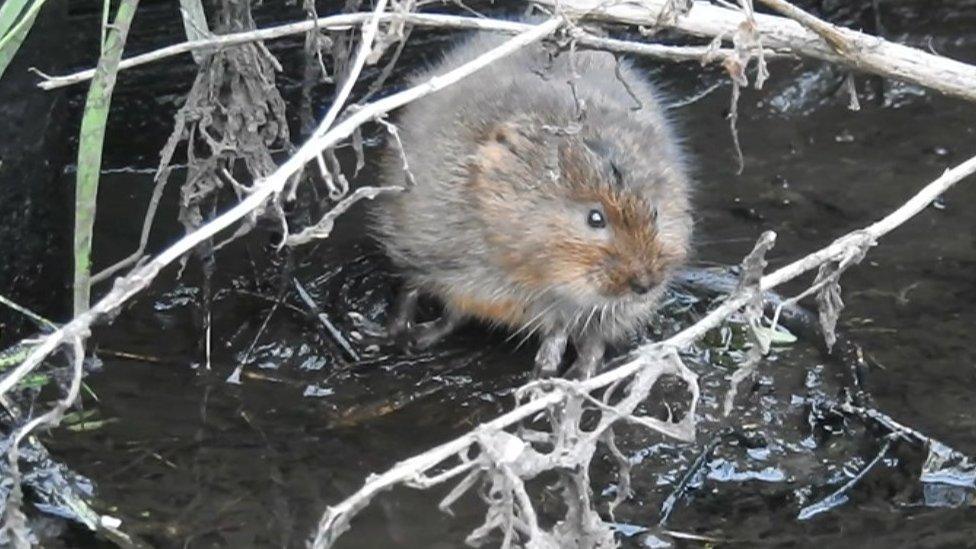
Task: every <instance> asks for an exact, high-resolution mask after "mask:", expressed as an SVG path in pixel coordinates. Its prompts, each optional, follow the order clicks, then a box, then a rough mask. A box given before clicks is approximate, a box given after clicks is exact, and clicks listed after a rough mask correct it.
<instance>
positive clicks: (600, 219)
mask: <svg viewBox="0 0 976 549" xmlns="http://www.w3.org/2000/svg"><path fill="white" fill-rule="evenodd" d="M586 222H587V224H589V226H590V227H593V228H594V229H602V228H604V227H606V226H607V218H606V217H604V215H603V212H601V211H600V210H590V213H588V214H586Z"/></svg>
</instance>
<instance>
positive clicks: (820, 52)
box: [537, 0, 976, 101]
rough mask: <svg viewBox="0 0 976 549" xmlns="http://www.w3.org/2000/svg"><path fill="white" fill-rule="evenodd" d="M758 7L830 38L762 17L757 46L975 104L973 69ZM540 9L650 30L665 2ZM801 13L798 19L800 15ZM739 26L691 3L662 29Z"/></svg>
mask: <svg viewBox="0 0 976 549" xmlns="http://www.w3.org/2000/svg"><path fill="white" fill-rule="evenodd" d="M761 1H762V2H763V3H764V4H766V5H768V6H771V7H773V8H774V9H777V10H779V11H781V12H782V13H788V14H789V15H790V16H791V17H795V18H798V19H803V21H804V24H806V25H811V26H815V27H816V28H818V29H819V30H820V31H821V32H823V33H824V34H825V35H828V36H831V37H832V38H831V39H830V40H831V41H830V42H829V43H828V42H827V41H825V40H824V38H823V37H822V36H821V34H818V33H817V32H814V31H811V30H809V29H808V28H807V27H805V26H804V24H800V23H797V22H796V21H794V20H792V19H787V18H785V17H779V16H775V15H766V14H762V13H756V14H754V16H753V17H754V19H755V24H756V32H757V33H758V35H759V36H760V37H762V40H763V45H764V46H765V47H769V48H772V49H774V50H790V51H792V52H794V53H796V54H799V55H804V56H807V57H813V58H815V59H820V60H823V61H829V62H832V63H838V64H841V65H844V66H847V67H849V68H852V69H856V70H860V71H866V72H871V73H874V74H878V75H881V76H884V77H887V78H893V79H895V80H901V81H904V82H910V83H912V84H918V85H920V86H925V87H927V88H931V89H934V90H938V91H940V92H942V93H945V94H947V95H952V96H956V97H961V98H963V99H967V100H969V101H976V66H973V65H969V64H966V63H962V62H960V61H955V60H952V59H949V58H947V57H943V56H940V55H935V54H932V53H929V52H925V51H922V50H919V49H916V48H912V47H909V46H904V45H901V44H896V43H894V42H890V41H888V40H885V39H883V38H879V37H876V36H871V35H869V34H865V33H862V32H857V31H854V30H850V29H845V28H841V27H837V26H835V25H831V24H829V23H826V22H823V21H820V20H819V19H817V18H816V17H814V16H812V15H810V14H807V13H806V12H802V10H799V9H798V8H795V7H793V6H791V5H790V4H788V3H787V2H785V1H784V0H761ZM537 2H538V3H539V4H543V5H546V6H556V5H558V6H559V9H560V10H561V13H565V14H566V15H567V16H571V17H582V18H585V19H599V20H605V21H614V22H617V23H626V24H631V25H654V24H656V23H658V22H659V21H660V22H661V23H667V22H666V21H662V20H661V14H662V13H663V12H664V10H665V9H668V8H669V6H670V4H671V0H642V1H641V2H606V1H605V0H537ZM801 14H802V15H801ZM741 23H742V13H741V11H740V10H738V9H735V10H733V9H728V8H724V7H720V6H716V5H713V4H710V3H708V2H706V1H704V0H695V1H694V2H693V5H692V7H691V10H690V11H688V13H687V14H686V15H679V16H677V17H676V18H675V20H674V22H673V23H670V24H667V26H668V27H670V28H673V29H675V30H678V31H681V32H684V33H687V34H691V35H694V36H701V37H705V38H715V37H723V40H728V39H729V38H731V37H732V36H733V35H734V34H735V32H736V31H737V29H738V28H739V25H740V24H741Z"/></svg>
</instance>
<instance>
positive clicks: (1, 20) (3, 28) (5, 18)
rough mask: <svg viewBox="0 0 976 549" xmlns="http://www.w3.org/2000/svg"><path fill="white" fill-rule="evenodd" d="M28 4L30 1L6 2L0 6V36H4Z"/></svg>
mask: <svg viewBox="0 0 976 549" xmlns="http://www.w3.org/2000/svg"><path fill="white" fill-rule="evenodd" d="M28 2H30V0H7V1H6V2H4V3H3V4H0V36H6V34H7V32H9V31H10V27H12V26H13V25H14V21H16V20H17V16H18V15H20V12H22V11H24V7H25V6H26V5H27V3H28Z"/></svg>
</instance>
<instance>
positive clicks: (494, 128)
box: [477, 122, 526, 171]
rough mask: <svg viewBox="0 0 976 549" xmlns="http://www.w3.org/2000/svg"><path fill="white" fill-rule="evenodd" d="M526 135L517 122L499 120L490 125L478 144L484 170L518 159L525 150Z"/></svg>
mask: <svg viewBox="0 0 976 549" xmlns="http://www.w3.org/2000/svg"><path fill="white" fill-rule="evenodd" d="M525 148H526V137H525V136H524V135H522V133H521V132H520V131H519V126H518V124H517V123H515V122H498V123H495V124H492V125H491V126H489V127H488V130H487V131H486V132H485V133H484V136H483V137H482V139H481V141H480V144H479V146H478V152H477V158H478V163H479V165H480V167H481V169H482V170H489V171H490V170H492V169H497V168H502V167H503V166H504V165H505V164H506V163H511V162H513V161H515V160H517V158H518V156H519V151H522V150H525Z"/></svg>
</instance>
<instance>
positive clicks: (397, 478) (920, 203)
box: [314, 156, 976, 548]
mask: <svg viewBox="0 0 976 549" xmlns="http://www.w3.org/2000/svg"><path fill="white" fill-rule="evenodd" d="M973 173H976V156H974V157H973V158H970V159H969V160H967V161H965V162H963V163H962V164H959V165H958V166H956V167H954V168H952V169H951V170H947V171H946V172H945V173H944V174H943V175H942V176H941V177H939V178H938V179H936V180H935V181H933V182H931V183H929V184H928V185H926V186H925V187H924V188H923V189H922V190H921V191H919V192H918V193H917V194H916V195H915V196H913V197H912V198H911V199H910V200H908V201H907V202H906V203H905V204H904V205H902V206H901V207H899V208H898V209H897V210H895V211H893V212H892V213H890V214H889V215H888V216H886V217H884V218H883V219H881V220H880V221H878V222H876V223H874V224H872V225H870V226H868V227H866V228H865V229H861V230H858V231H854V232H851V233H849V234H847V235H845V236H843V237H841V238H838V239H837V240H835V241H834V242H833V243H831V244H830V245H829V246H827V247H825V248H822V249H821V250H818V251H816V252H814V253H811V254H809V255H807V256H805V257H803V258H801V259H798V260H796V261H794V262H793V263H790V264H789V265H786V266H785V267H782V268H780V269H778V270H776V271H774V272H773V273H770V274H769V275H766V276H763V277H762V279H760V280H759V281H758V287H759V288H761V289H762V290H763V291H765V290H769V289H772V288H774V287H776V286H778V285H780V284H783V283H784V282H787V281H789V280H792V279H794V278H796V277H798V276H800V275H802V274H803V273H806V272H808V271H810V270H812V269H815V268H817V267H819V266H820V265H822V264H824V263H827V262H829V261H835V260H837V259H839V258H842V257H844V256H845V255H847V254H848V253H849V250H851V249H854V248H859V247H862V246H865V245H867V244H871V243H873V242H874V241H875V240H876V239H877V238H879V237H881V236H883V235H885V234H887V233H888V232H890V231H891V230H893V229H894V228H896V227H898V226H899V225H901V224H902V223H904V222H906V221H907V220H909V219H910V218H911V217H913V216H914V215H916V214H917V213H919V212H920V211H922V210H923V209H924V208H926V207H927V206H928V205H929V204H931V202H932V201H933V200H935V198H936V197H938V196H939V195H940V194H942V193H943V192H945V191H946V190H947V189H948V188H949V187H951V186H952V185H954V184H956V183H957V182H959V181H960V180H962V179H963V178H965V177H967V176H970V175H972V174H973ZM764 238H768V237H766V236H764ZM741 290H746V291H737V292H736V293H733V294H732V295H730V296H729V297H728V298H727V299H726V300H725V301H723V303H722V304H721V305H719V306H718V307H716V308H715V309H713V310H712V311H711V312H709V313H708V314H707V315H706V316H704V317H703V318H702V319H701V320H699V321H698V322H697V323H695V324H694V325H692V326H689V327H688V328H685V329H684V330H682V331H681V332H679V333H678V334H676V335H674V336H673V337H671V338H669V339H667V340H665V341H661V342H656V343H648V344H645V345H642V346H641V347H638V348H637V349H636V350H635V351H633V353H632V354H631V358H630V359H629V360H628V361H627V362H626V363H624V364H622V365H621V366H618V367H616V368H614V369H611V370H608V371H606V372H604V373H602V374H600V375H598V376H595V377H592V378H590V379H588V380H583V381H563V382H561V383H560V384H559V385H557V386H556V387H555V388H554V389H553V390H551V391H548V392H546V393H543V394H542V395H541V396H539V397H537V398H534V399H532V400H529V401H528V402H526V403H524V404H522V405H520V406H518V407H516V408H514V409H512V410H511V411H509V412H507V413H505V414H503V415H502V416H499V417H498V418H496V419H494V420H492V421H489V422H486V423H483V424H481V425H479V426H478V427H476V428H474V429H472V430H471V431H469V432H468V433H466V434H464V435H462V436H460V437H458V438H455V439H454V440H451V441H449V442H446V443H444V444H441V445H440V446H437V447H435V448H432V449H430V450H428V451H426V452H424V453H422V454H419V455H417V456H414V457H411V458H409V459H407V460H404V461H401V462H400V463H397V464H396V465H394V466H393V467H392V468H391V469H389V470H388V471H386V472H385V473H382V474H379V475H374V476H371V477H370V478H369V479H367V481H366V483H365V484H364V485H363V487H362V488H360V490H359V491H357V492H356V493H355V494H353V495H352V496H350V497H348V498H346V499H345V500H344V501H342V502H340V503H339V504H337V505H335V506H330V507H329V508H328V509H327V510H326V512H325V513H324V514H323V517H322V520H321V521H320V523H319V530H318V532H317V533H316V542H315V544H314V546H315V547H316V548H320V547H328V546H329V545H331V543H332V541H334V540H335V538H336V537H337V536H338V535H339V534H341V533H342V531H343V530H344V529H345V528H346V527H348V524H349V522H350V521H351V520H352V517H354V516H355V515H356V514H357V513H358V512H359V511H360V510H362V509H363V508H364V507H366V506H367V505H368V504H369V502H370V501H371V500H372V498H373V497H374V496H376V495H377V494H378V493H380V492H382V491H384V490H387V489H390V488H392V487H393V486H396V485H399V484H409V483H411V482H412V481H413V479H418V478H425V479H428V480H429V478H430V477H428V476H427V473H428V472H430V471H432V470H434V469H436V468H437V467H438V466H439V465H441V464H442V463H444V462H445V461H446V460H449V459H450V458H452V457H453V456H456V455H459V454H461V455H464V454H466V452H467V451H468V449H469V448H470V447H471V446H472V445H474V444H476V443H477V442H478V441H479V440H480V439H483V438H484V437H486V436H490V435H491V434H492V433H498V432H500V431H502V430H504V429H506V428H509V427H511V426H513V425H516V424H517V423H519V422H521V421H523V420H526V419H529V418H531V417H533V416H535V415H536V414H537V413H539V412H541V411H543V410H547V409H551V408H552V407H554V406H556V405H558V404H560V403H562V402H563V401H565V400H566V399H567V398H569V397H570V396H571V395H573V394H589V393H591V392H593V391H595V390H598V389H602V388H604V387H609V386H611V385H613V384H615V383H618V382H620V381H622V380H625V379H627V378H630V377H632V376H634V375H636V374H638V373H639V372H641V371H642V370H644V369H645V368H649V367H652V366H654V365H656V364H657V361H656V360H655V357H659V356H661V355H662V354H663V353H667V352H668V350H669V349H670V350H674V349H681V348H684V347H687V346H688V345H690V344H691V343H693V342H694V341H696V340H698V339H699V338H701V337H702V336H704V335H705V334H706V333H707V332H708V331H709V330H711V329H713V328H715V327H717V326H719V325H721V323H722V322H724V321H725V319H726V318H728V317H729V316H730V315H731V314H732V313H734V312H736V311H737V310H739V309H740V308H742V307H743V306H745V305H746V304H747V303H749V301H750V300H752V299H754V297H755V295H754V292H753V291H749V290H750V288H749V287H745V288H742V289H741ZM460 472H463V469H462V470H459V471H458V472H457V473H458V474H460ZM452 476H453V475H452ZM452 476H446V477H438V478H439V479H440V480H443V481H446V480H448V479H449V478H452ZM428 484H429V483H428Z"/></svg>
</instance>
